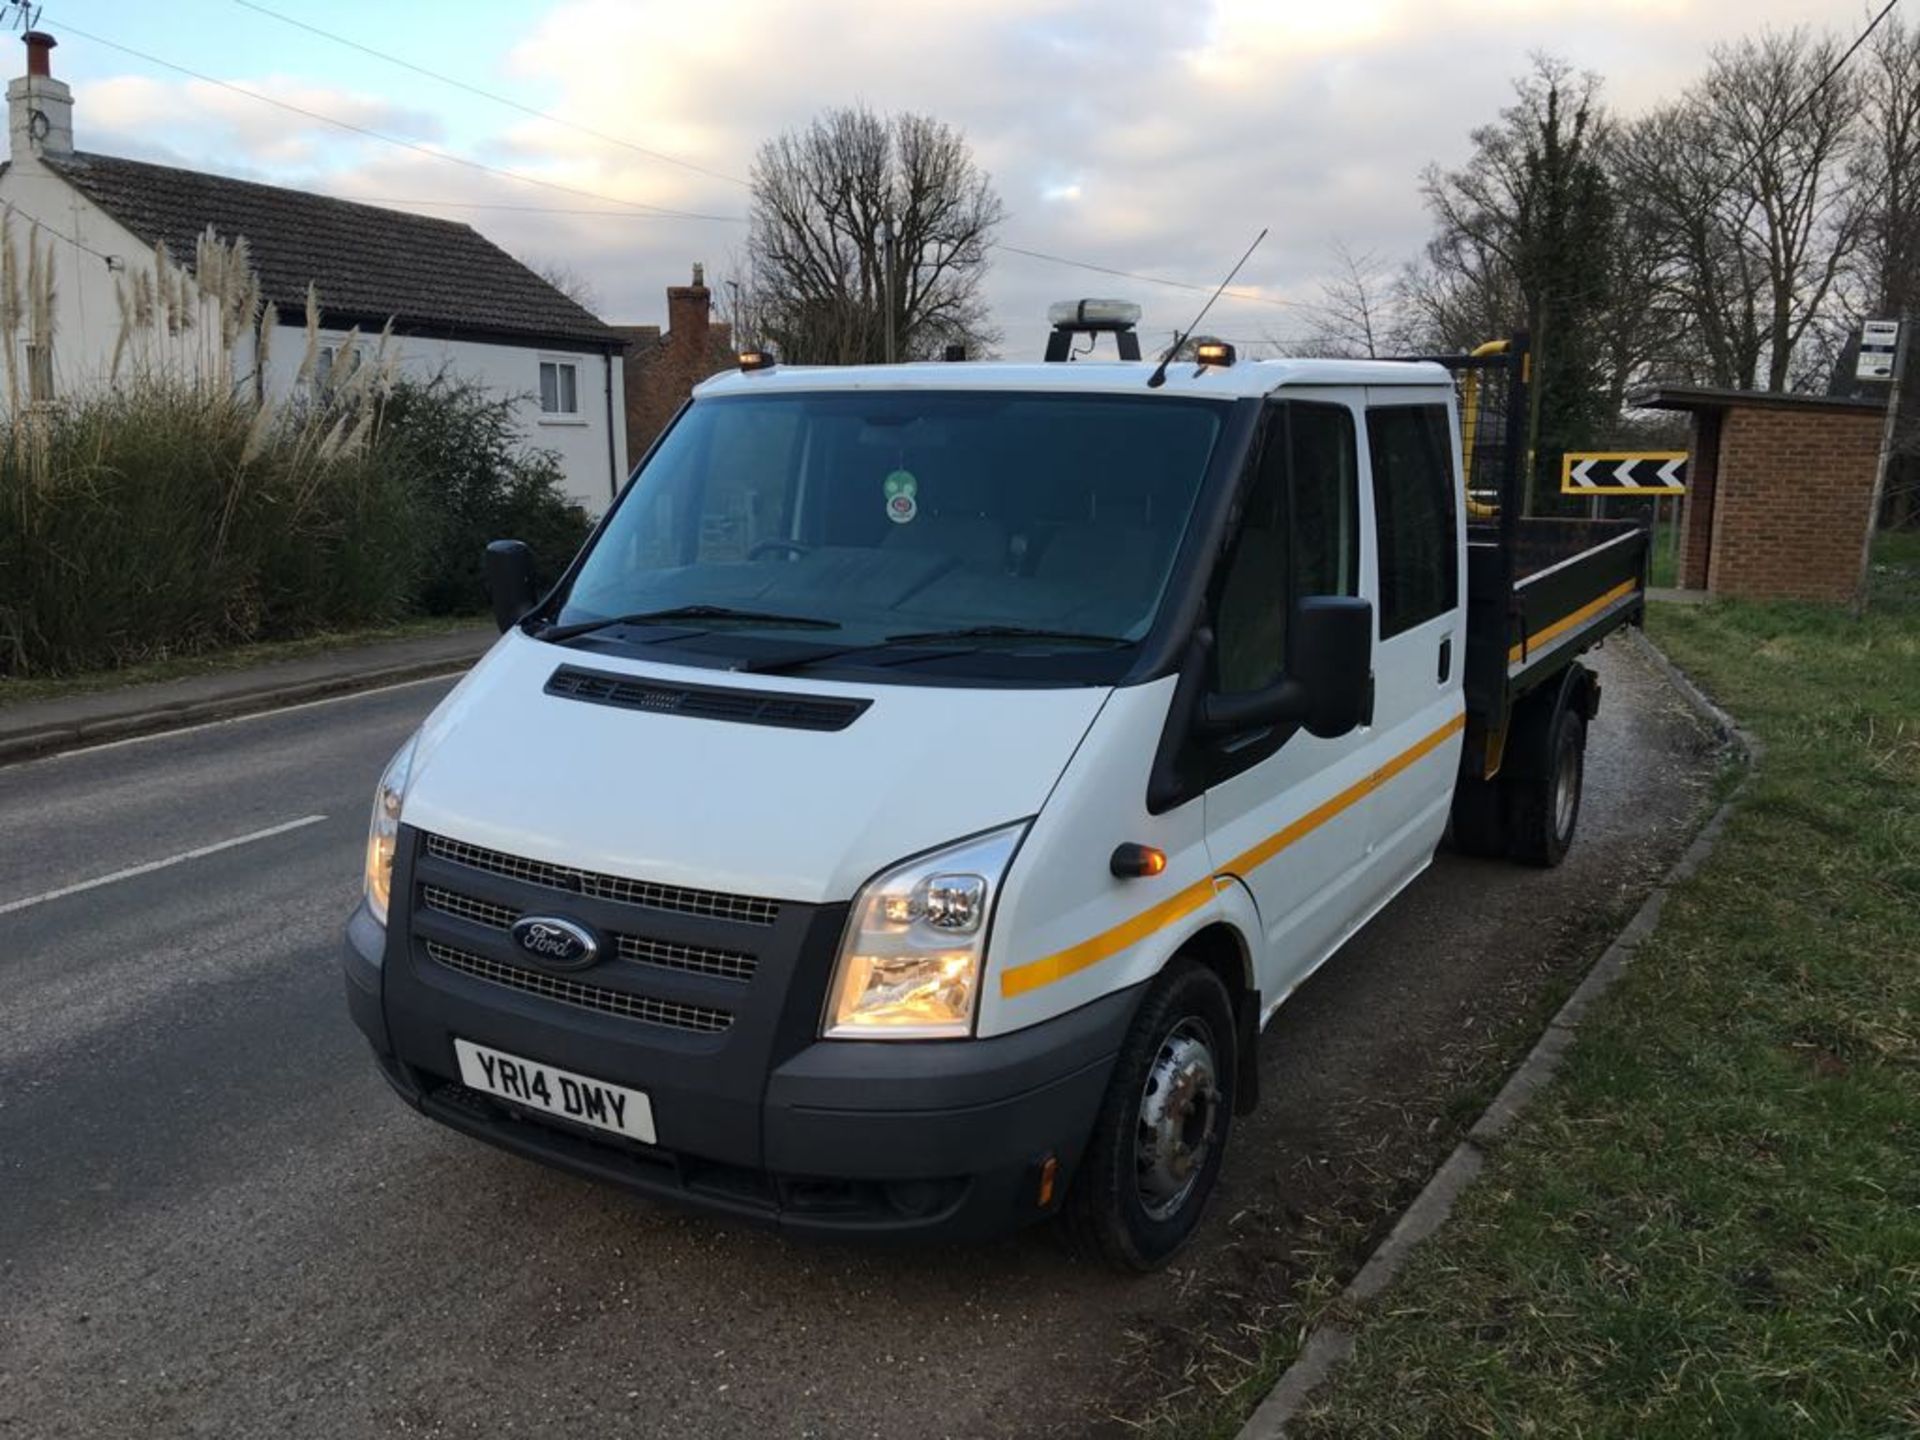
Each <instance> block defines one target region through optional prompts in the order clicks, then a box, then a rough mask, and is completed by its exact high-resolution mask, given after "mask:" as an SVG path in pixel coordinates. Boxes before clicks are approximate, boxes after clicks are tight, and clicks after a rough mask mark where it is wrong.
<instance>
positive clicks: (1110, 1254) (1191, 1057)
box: [1066, 959, 1238, 1271]
mask: <svg viewBox="0 0 1920 1440" xmlns="http://www.w3.org/2000/svg"><path fill="white" fill-rule="evenodd" d="M1234 1046H1235V1039H1234V1023H1233V1002H1232V1000H1231V999H1230V998H1229V997H1228V995H1227V987H1226V986H1225V985H1223V984H1221V983H1220V977H1219V976H1217V975H1215V974H1214V973H1213V971H1211V970H1209V969H1207V968H1206V967H1205V966H1204V965H1200V964H1198V963H1196V962H1194V961H1192V960H1181V959H1176V960H1175V961H1174V962H1173V963H1172V964H1171V965H1169V966H1168V967H1167V969H1166V970H1165V971H1163V972H1162V973H1161V975H1160V977H1159V978H1158V979H1157V980H1155V981H1154V982H1153V985H1152V986H1151V988H1149V989H1148V991H1147V994H1146V998H1145V999H1143V1000H1142V1001H1141V1002H1140V1013H1139V1014H1138V1015H1136V1016H1135V1017H1134V1021H1133V1027H1132V1029H1130V1030H1129V1031H1128V1032H1127V1038H1126V1040H1125V1041H1124V1042H1123V1043H1122V1044H1121V1046H1120V1055H1119V1058H1118V1059H1117V1060H1116V1061H1115V1062H1114V1067H1113V1075H1112V1077H1111V1079H1109V1080H1108V1082H1107V1093H1106V1097H1105V1099H1103V1100H1102V1101H1101V1104H1100V1113H1099V1115H1098V1117H1097V1118H1096V1119H1095V1120H1094V1122H1093V1134H1092V1136H1091V1138H1090V1139H1089V1140H1088V1143H1087V1151H1086V1154H1085V1156H1083V1157H1082V1159H1081V1162H1080V1169H1079V1173H1078V1174H1077V1175H1076V1176H1075V1177H1074V1181H1073V1190H1072V1193H1071V1194H1070V1195H1069V1196H1068V1197H1067V1205H1066V1213H1067V1222H1068V1224H1069V1226H1070V1227H1071V1229H1072V1230H1073V1232H1074V1235H1075V1237H1076V1238H1077V1239H1078V1240H1079V1242H1080V1244H1081V1246H1082V1248H1084V1249H1087V1250H1090V1251H1093V1252H1095V1253H1097V1254H1098V1255H1099V1256H1100V1258H1101V1259H1103V1260H1105V1261H1106V1262H1107V1263H1108V1264H1109V1265H1111V1266H1113V1267H1114V1268H1115V1269H1118V1270H1132V1271H1145V1270H1154V1269H1157V1268H1159V1267H1160V1266H1162V1265H1164V1264H1166V1262H1167V1261H1168V1260H1170V1259H1171V1258H1172V1257H1173V1256H1174V1255H1175V1254H1176V1253H1177V1252H1178V1251H1179V1250H1180V1248H1181V1247H1182V1246H1183V1245H1185V1244H1186V1243H1187V1241H1188V1240H1190V1239H1191V1238H1192V1237H1193V1233H1194V1231H1195V1229H1197V1228H1198V1226H1199V1223H1200V1217H1201V1215H1202V1213H1203V1212H1204V1211H1205V1210H1206V1206H1207V1201H1208V1199H1209V1198H1210V1197H1211V1196H1212V1194H1213V1188H1214V1185H1215V1183H1216V1182H1217V1181H1218V1179H1219V1177H1220V1163H1221V1160H1222V1158H1223V1157H1224V1156H1225V1154H1226V1149H1227V1137H1228V1134H1229V1133H1230V1131H1231V1130H1232V1127H1233V1101H1234V1074H1235V1070H1236V1062H1237V1058H1238V1057H1237V1056H1236V1054H1235V1051H1234Z"/></svg>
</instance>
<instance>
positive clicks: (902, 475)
mask: <svg viewBox="0 0 1920 1440" xmlns="http://www.w3.org/2000/svg"><path fill="white" fill-rule="evenodd" d="M880 488H881V490H882V491H883V492H884V493H885V495H886V500H887V519H889V520H891V521H892V522H893V523H894V524H896V525H905V524H906V523H907V522H908V521H909V520H911V519H913V517H914V516H916V515H918V514H919V513H920V482H919V481H918V480H916V479H914V478H913V472H912V471H911V470H895V471H894V472H893V473H892V474H891V475H889V476H887V478H886V482H885V483H884V484H883V485H882V486H881V487H880Z"/></svg>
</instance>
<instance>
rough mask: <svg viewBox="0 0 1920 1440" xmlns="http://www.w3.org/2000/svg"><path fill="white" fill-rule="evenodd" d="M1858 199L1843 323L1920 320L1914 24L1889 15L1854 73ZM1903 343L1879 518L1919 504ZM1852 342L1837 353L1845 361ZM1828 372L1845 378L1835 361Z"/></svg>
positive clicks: (1918, 373) (1919, 85)
mask: <svg viewBox="0 0 1920 1440" xmlns="http://www.w3.org/2000/svg"><path fill="white" fill-rule="evenodd" d="M1860 90H1861V105H1860V114H1861V121H1862V126H1863V129H1864V131H1865V139H1864V143H1863V144H1862V145H1861V147H1860V153H1859V169H1858V172H1857V175H1856V179H1857V182H1858V202H1859V205H1860V209H1861V237H1860V253H1859V256H1858V261H1857V264H1856V266H1855V276H1854V284H1853V286H1852V287H1851V289H1852V294H1851V295H1850V296H1849V297H1848V299H1849V302H1850V303H1849V304H1848V305H1847V306H1846V310H1847V312H1848V313H1847V314H1846V317H1845V326H1846V329H1847V331H1848V332H1849V334H1851V333H1852V332H1853V330H1854V326H1855V325H1856V324H1857V322H1859V321H1861V320H1865V319H1869V318H1886V319H1900V320H1903V321H1905V323H1907V324H1908V325H1913V324H1920V25H1916V26H1913V27H1909V26H1907V25H1904V24H1902V23H1901V22H1900V21H1899V20H1898V19H1897V18H1896V19H1893V20H1891V21H1890V22H1889V23H1888V24H1886V25H1885V26H1884V27H1883V28H1882V29H1881V30H1880V32H1879V33H1878V34H1877V35H1876V36H1875V37H1874V45H1873V49H1872V51H1871V52H1870V53H1869V57H1868V62H1867V64H1866V67H1865V72H1864V73H1863V75H1862V76H1861V83H1860ZM1908 343H1909V347H1910V349H1909V354H1908V359H1907V374H1906V375H1905V377H1904V378H1903V382H1902V386H1901V389H1902V392H1903V393H1902V396H1901V400H1900V424H1899V430H1898V432H1897V433H1896V434H1895V435H1894V437H1893V438H1894V451H1893V456H1892V464H1891V466H1890V468H1889V469H1888V472H1887V484H1886V509H1885V511H1884V512H1883V514H1882V516H1881V521H1882V523H1883V524H1887V525H1891V526H1895V527H1900V526H1905V525H1909V524H1911V523H1912V522H1913V519H1914V515H1915V511H1916V509H1920V360H1916V358H1915V356H1916V355H1917V354H1920V348H1915V347H1912V342H1911V340H1910V341H1909V342H1908ZM1855 353H1857V350H1855V349H1854V348H1853V347H1848V348H1846V349H1845V350H1844V351H1843V352H1842V356H1841V359H1843V360H1844V361H1845V362H1846V363H1847V364H1851V360H1852V356H1853V355H1854V354H1855ZM1836 378H1838V379H1840V380H1841V381H1842V383H1846V382H1850V381H1851V379H1852V377H1851V374H1850V373H1849V372H1848V371H1846V370H1844V369H1842V370H1838V371H1837V375H1836Z"/></svg>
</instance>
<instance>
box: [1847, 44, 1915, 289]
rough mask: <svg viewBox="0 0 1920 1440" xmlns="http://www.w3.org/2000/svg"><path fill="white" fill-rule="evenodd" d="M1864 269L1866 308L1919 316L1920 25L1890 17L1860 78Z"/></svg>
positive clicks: (1859, 177)
mask: <svg viewBox="0 0 1920 1440" xmlns="http://www.w3.org/2000/svg"><path fill="white" fill-rule="evenodd" d="M1860 115H1861V121H1862V125H1863V128H1864V130H1865V135H1866V139H1865V143H1864V144H1863V145H1862V146H1861V148H1860V152H1859V169H1858V172H1857V177H1856V179H1857V185H1858V191H1857V193H1858V197H1859V202H1860V205H1861V208H1862V212H1863V213H1862V217H1861V224H1860V261H1861V264H1860V267H1859V268H1860V270H1861V272H1862V274H1863V277H1864V280H1865V285H1864V286H1863V290H1864V299H1865V301H1866V304H1867V307H1868V308H1870V309H1872V310H1873V311H1875V312H1876V313H1877V314H1880V315H1897V314H1901V313H1903V312H1904V313H1908V314H1920V25H1917V26H1914V27H1912V28H1909V27H1907V26H1906V25H1903V24H1902V23H1901V22H1900V21H1899V19H1897V18H1895V19H1892V20H1890V21H1889V22H1888V23H1887V24H1886V26H1885V27H1883V28H1882V29H1881V31H1880V32H1879V34H1878V35H1877V36H1876V37H1875V39H1874V45H1873V49H1872V51H1871V52H1870V57H1869V60H1868V64H1867V67H1866V71H1865V74H1863V75H1862V77H1861V80H1860Z"/></svg>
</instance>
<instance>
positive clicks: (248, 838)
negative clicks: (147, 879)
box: [0, 815, 327, 915]
mask: <svg viewBox="0 0 1920 1440" xmlns="http://www.w3.org/2000/svg"><path fill="white" fill-rule="evenodd" d="M326 818H327V817H326V816H324V815H302V816H301V817H300V818H299V819H298V820H288V821H286V822H285V823H284V824H280V825H269V826H268V827H267V828H266V829H264V830H252V831H249V832H248V833H247V834H245V835H236V836H234V837H233V838H232V839H231V840H220V841H216V842H215V843H214V844H212V845H201V846H198V847H196V848H194V849H192V850H182V851H181V852H180V853H179V854H178V855H169V856H167V858H166V859H164V860H149V861H147V863H146V864H144V865H133V866H129V867H128V868H127V869H125V870H116V871H114V872H113V873H112V874H111V875H100V876H96V877H95V878H94V879H92V880H82V881H81V882H80V883H79V884H77V885H63V886H61V887H60V889H58V890H48V891H46V892H45V893H44V894H40V895H29V896H28V897H27V898H26V899H24V900H9V901H8V902H7V903H6V904H4V905H0V915H9V914H12V913H13V912H14V911H15V910H25V909H26V908H27V907H28V906H30V905H44V904H45V903H46V902H47V901H49V900H61V899H64V898H66V897H67V896H69V895H78V894H79V893H80V892H81V891H83V890H94V889H98V888H99V887H100V886H102V885H111V884H113V883H114V882H115V881H116V880H131V879H133V878H134V876H136V875H151V874H152V873H153V872H154V871H155V870H165V869H167V868H168V867H169V866H172V865H179V864H182V863H184V862H185V861H188V860H198V859H200V858H202V857H203V856H207V855H215V854H218V853H219V852H220V851H222V850H231V849H233V848H234V847H235V846H237V845H250V844H252V843H253V842H254V841H255V840H268V839H271V838H272V837H273V836H275V835H285V834H286V833H287V832H288V831H289V830H301V829H305V828H306V827H307V826H309V825H318V824H319V823H320V822H321V821H322V820H325V819H326Z"/></svg>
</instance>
